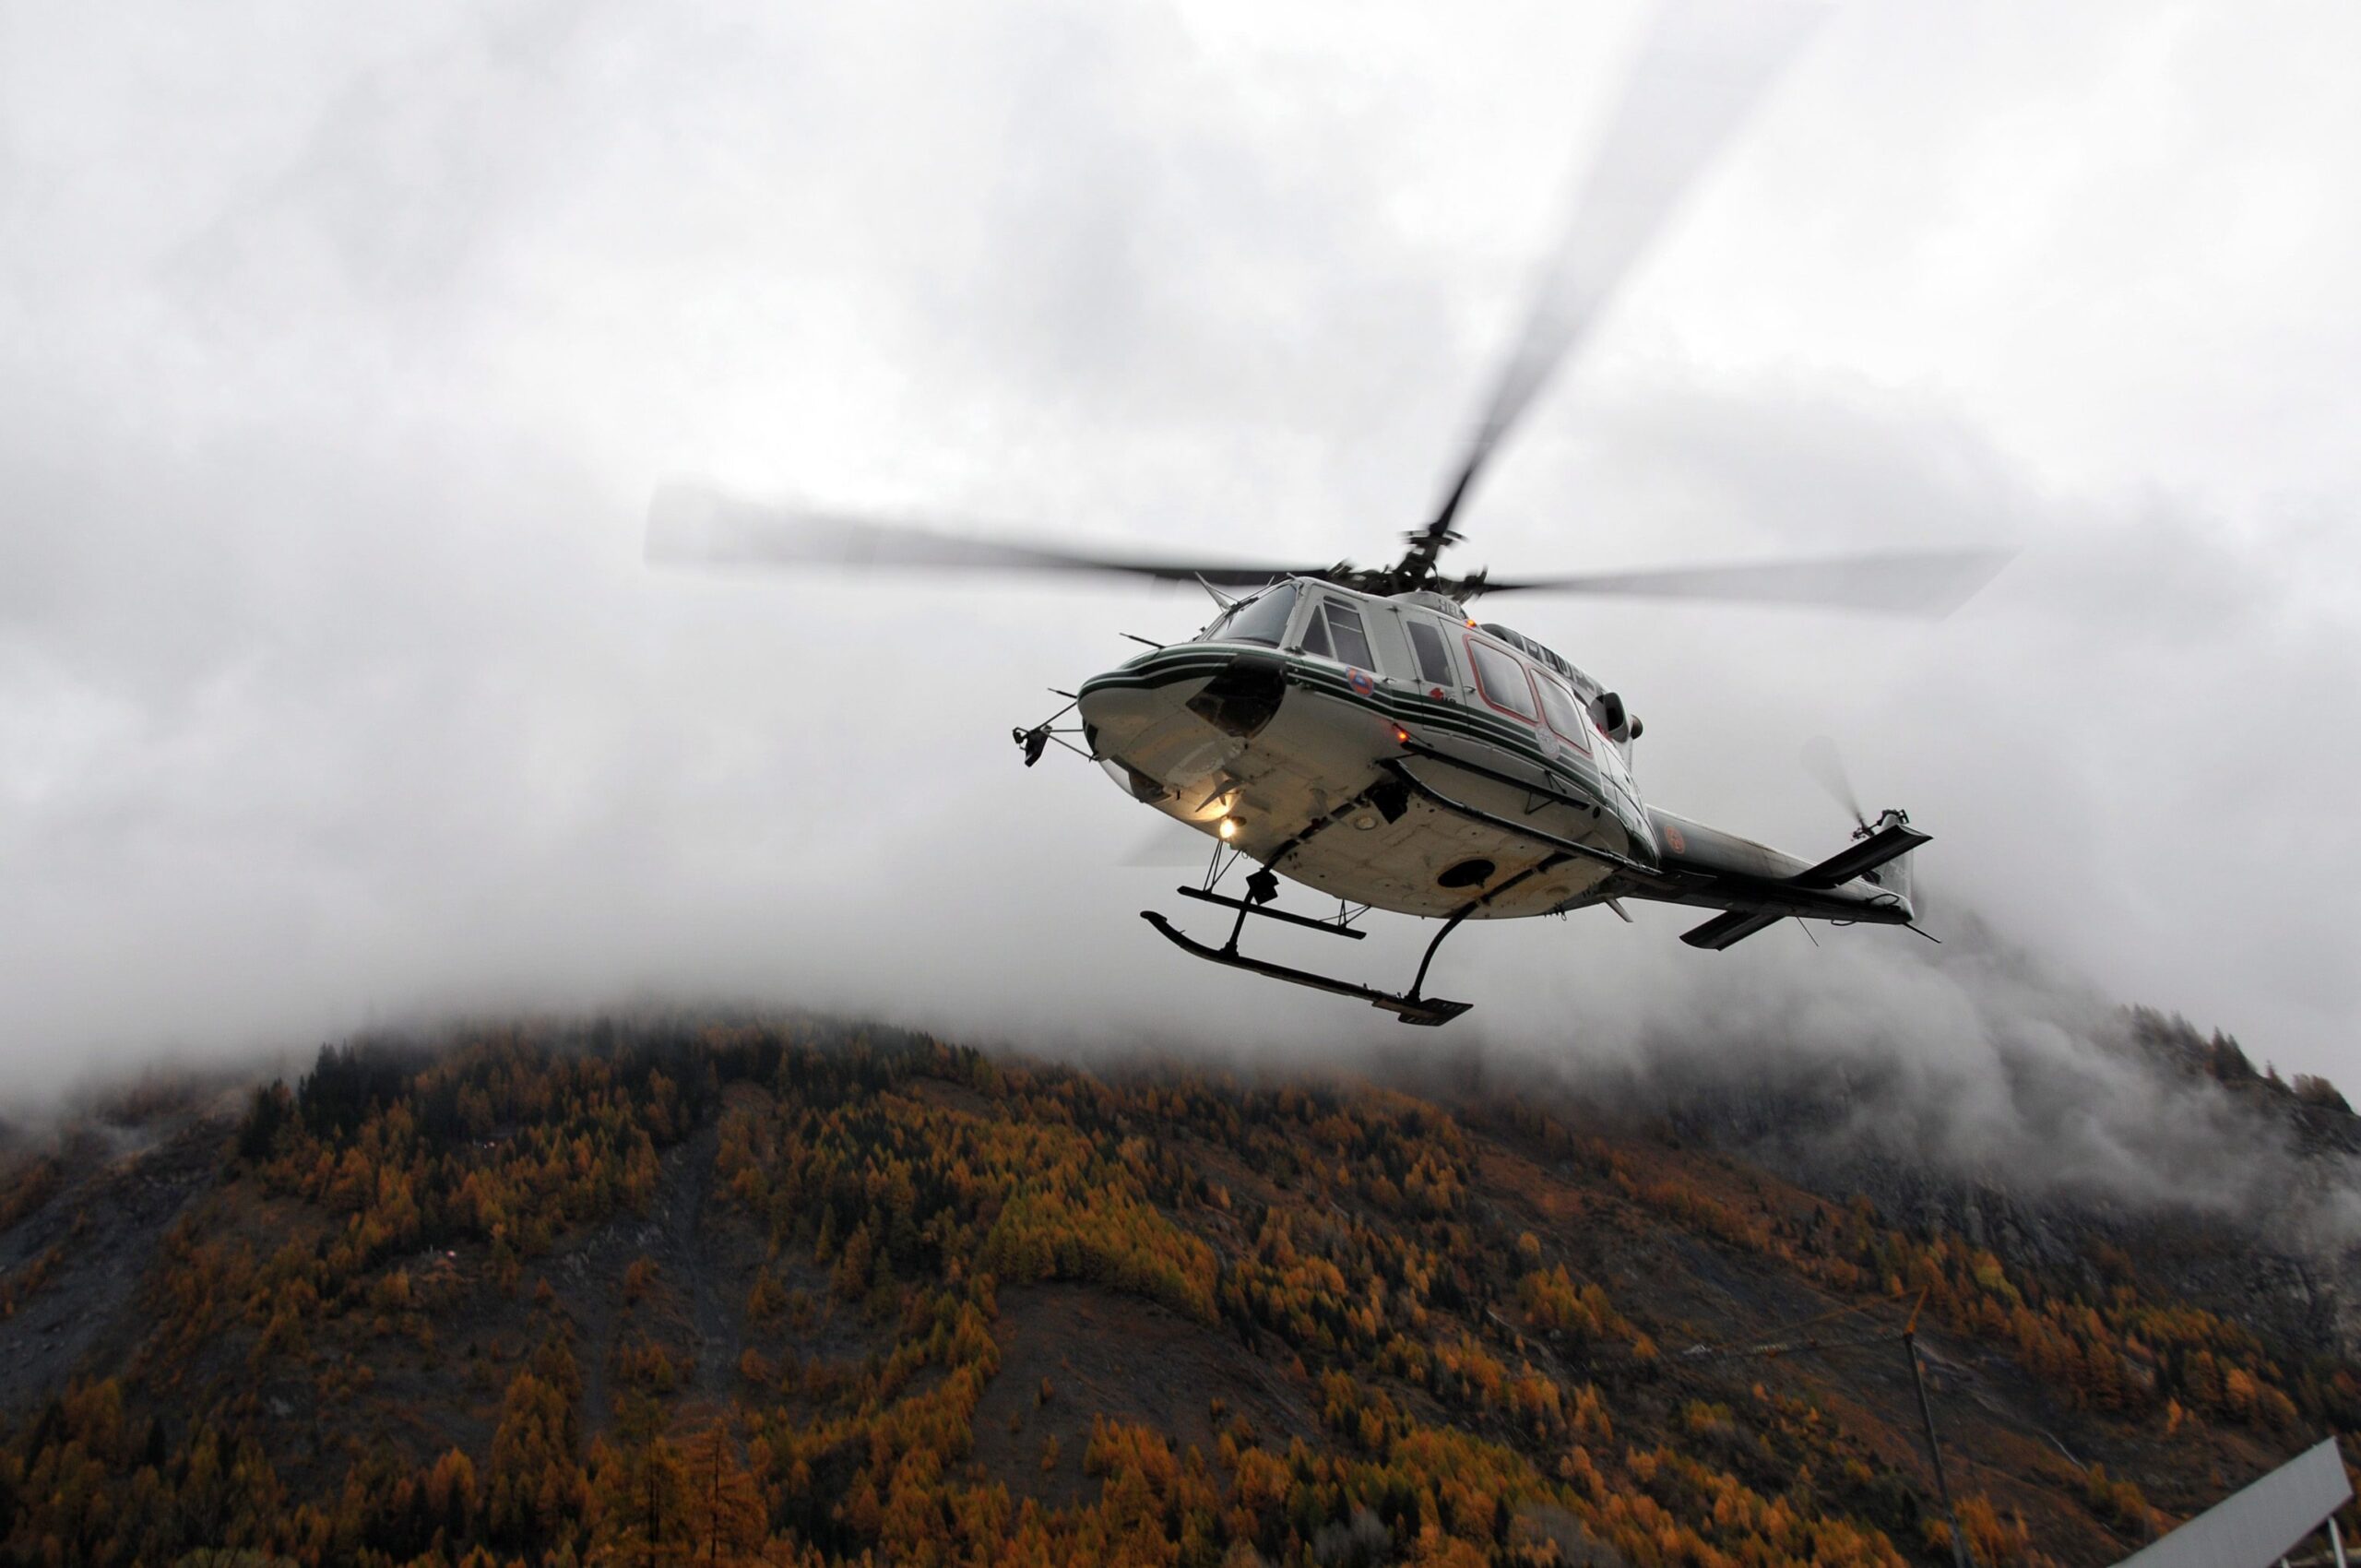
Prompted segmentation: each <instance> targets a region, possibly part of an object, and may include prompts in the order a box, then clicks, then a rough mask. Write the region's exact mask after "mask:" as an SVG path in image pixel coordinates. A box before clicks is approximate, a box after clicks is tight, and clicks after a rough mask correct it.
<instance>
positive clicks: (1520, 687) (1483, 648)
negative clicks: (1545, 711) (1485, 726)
mask: <svg viewBox="0 0 2361 1568" xmlns="http://www.w3.org/2000/svg"><path fill="white" fill-rule="evenodd" d="M1467 659H1468V662H1469V663H1471V664H1473V665H1474V666H1475V667H1476V689H1477V691H1479V692H1481V693H1483V694H1484V700H1485V701H1486V702H1488V703H1489V704H1491V705H1492V706H1493V707H1497V708H1499V709H1500V710H1501V712H1502V713H1513V714H1515V715H1516V716H1517V717H1518V718H1519V719H1524V720H1525V722H1526V723H1527V724H1531V723H1535V722H1536V721H1537V720H1538V719H1540V717H1541V715H1540V713H1539V711H1538V710H1537V709H1536V708H1535V707H1534V706H1533V683H1532V682H1531V681H1530V680H1528V679H1526V677H1525V666H1524V665H1522V664H1519V663H1518V662H1517V661H1516V656H1515V655H1513V654H1511V653H1507V652H1504V651H1502V650H1501V649H1500V648H1497V647H1493V646H1492V645H1491V644H1489V643H1482V642H1477V640H1476V639H1475V638H1474V637H1469V638H1468V639H1467Z"/></svg>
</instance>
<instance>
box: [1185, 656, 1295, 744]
mask: <svg viewBox="0 0 2361 1568" xmlns="http://www.w3.org/2000/svg"><path fill="white" fill-rule="evenodd" d="M1286 696H1287V660H1286V659H1282V658H1280V657H1279V656H1278V655H1277V654H1275V653H1264V652H1261V651H1259V650H1257V651H1253V652H1248V653H1240V654H1235V655H1233V656H1232V657H1231V659H1230V661H1229V663H1228V665H1227V666H1226V667H1224V668H1223V669H1222V670H1221V671H1220V672H1219V673H1217V674H1216V675H1215V676H1214V678H1213V679H1212V680H1210V681H1207V682H1206V683H1205V684H1204V690H1202V691H1200V692H1199V693H1198V694H1197V695H1195V696H1192V697H1191V698H1190V699H1189V704H1188V706H1189V711H1190V712H1192V713H1193V714H1195V715H1196V716H1197V717H1198V718H1200V719H1204V721H1205V722H1206V723H1208V724H1210V725H1212V726H1213V727H1214V728H1215V729H1216V730H1218V731H1221V732H1222V733H1223V734H1225V735H1234V736H1236V737H1237V738H1238V739H1240V740H1241V741H1242V740H1246V739H1248V738H1249V737H1251V736H1253V735H1256V734H1259V733H1261V731H1262V730H1263V727H1264V725H1266V724H1268V723H1270V722H1271V719H1272V718H1273V716H1275V714H1276V713H1277V712H1278V711H1279V704H1280V703H1281V702H1282V701H1283V700H1285V698H1286Z"/></svg>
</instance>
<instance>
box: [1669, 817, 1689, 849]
mask: <svg viewBox="0 0 2361 1568" xmlns="http://www.w3.org/2000/svg"><path fill="white" fill-rule="evenodd" d="M1664 847H1665V848H1666V849H1670V850H1671V851H1672V852H1673V853H1674V854H1676V855H1685V854H1687V853H1688V852H1689V840H1687V839H1686V838H1683V837H1681V836H1680V829H1679V828H1678V827H1675V826H1673V825H1672V824H1670V823H1668V822H1667V823H1666V824H1665V825H1664Z"/></svg>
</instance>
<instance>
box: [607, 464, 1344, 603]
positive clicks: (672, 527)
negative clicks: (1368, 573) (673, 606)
mask: <svg viewBox="0 0 2361 1568" xmlns="http://www.w3.org/2000/svg"><path fill="white" fill-rule="evenodd" d="M647 558H648V559H649V560H651V561H665V562H682V563H701V564H718V565H766V566H852V567H861V568H870V567H887V568H894V569H915V570H920V571H925V570H935V571H964V572H973V571H988V572H1051V573H1105V574H1109V575H1112V576H1132V577H1152V578H1157V579H1160V580H1163V581H1166V582H1183V583H1185V582H1194V581H1197V580H1199V579H1202V580H1204V581H1205V582H1207V583H1210V584H1212V585H1213V586H1215V587H1216V588H1261V587H1263V586H1264V585H1265V584H1267V583H1274V582H1276V581H1278V580H1279V579H1280V578H1281V577H1287V576H1326V575H1328V574H1329V573H1330V572H1331V571H1332V570H1333V568H1331V567H1326V566H1312V567H1294V566H1283V565H1265V564H1251V563H1244V562H1239V561H1228V560H1189V559H1180V558H1165V559H1156V558H1132V557H1124V556H1117V555H1097V554H1092V553H1089V552H1082V551H1074V550H1066V549H1062V548H1060V547H1058V546H1054V545H1046V544H1028V543H1020V542H1017V541H1014V540H1003V539H986V538H972V537H967V536H964V535H958V534H950V533H941V532H937V531H935V530H934V529H931V528H926V527H922V526H918V525H913V524H909V523H903V522H896V521H888V520H885V519H883V518H877V517H856V516H853V515H851V514H848V513H842V512H824V511H817V510H814V509H812V508H810V507H803V506H787V505H766V504H764V503H761V502H753V501H742V500H739V499H737V498H735V497H732V496H728V495H724V494H722V493H719V492H718V491H714V490H708V489H706V488H705V487H704V486H702V485H691V484H668V485H666V486H664V487H663V488H661V489H659V490H658V491H657V493H656V498H655V500H654V501H653V502H651V503H650V504H649V505H648V509H647Z"/></svg>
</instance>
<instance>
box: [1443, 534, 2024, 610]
mask: <svg viewBox="0 0 2361 1568" xmlns="http://www.w3.org/2000/svg"><path fill="white" fill-rule="evenodd" d="M2010 557H2011V552H2008V551H2004V550H1942V551H1922V552H1904V553H1892V552H1888V553H1880V554H1871V555H1838V556H1831V557H1827V558H1824V559H1821V560H1817V561H1759V562H1751V563H1749V564H1743V565H1736V566H1689V567H1677V568H1673V569H1671V570H1667V571H1654V572H1586V573H1583V574H1581V575H1579V576H1570V577H1525V578H1512V579H1509V580H1506V581H1502V580H1500V579H1497V578H1489V577H1474V578H1470V579H1468V581H1467V582H1466V584H1465V589H1466V591H1468V592H1470V593H1474V592H1479V591H1480V592H1483V593H1528V592H1534V591H1548V592H1554V593H1588V594H1619V595H1625V596H1629V597H1631V598H1634V599H1708V600H1725V601H1730V602H1737V603H1745V604H1811V605H1824V606H1831V607H1833V608H1836V609H1840V610H1876V611H1883V612H1886V613H1888V614H1892V615H1916V616H1920V617H1923V618H1925V619H1928V620H1940V619H1941V618H1942V617H1944V616H1946V615H1949V614H1950V613H1951V612H1952V611H1954V610H1957V609H1958V608H1959V607H1960V606H1961V605H1963V604H1965V603H1966V602H1967V601H1968V600H1971V599H1973V598H1975V595H1976V592H1977V590H1979V589H1980V588H1983V587H1984V585H1985V584H1986V583H1988V582H1990V581H1991V580H1992V578H1993V577H1994V576H1996V575H1998V573H1999V570H2000V568H2001V567H2003V566H2005V565H2007V564H2009V560H2010Z"/></svg>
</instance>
